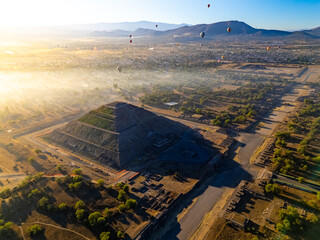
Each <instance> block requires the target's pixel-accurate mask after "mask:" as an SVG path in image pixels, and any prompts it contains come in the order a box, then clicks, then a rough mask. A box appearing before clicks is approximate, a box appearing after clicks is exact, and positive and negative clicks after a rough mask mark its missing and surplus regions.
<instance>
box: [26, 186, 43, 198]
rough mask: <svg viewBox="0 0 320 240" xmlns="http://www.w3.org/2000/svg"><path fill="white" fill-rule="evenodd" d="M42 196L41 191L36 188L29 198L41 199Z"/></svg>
mask: <svg viewBox="0 0 320 240" xmlns="http://www.w3.org/2000/svg"><path fill="white" fill-rule="evenodd" d="M40 195H41V191H40V190H39V189H38V188H35V189H33V190H32V191H31V192H30V193H29V194H28V198H34V197H39V196H40Z"/></svg>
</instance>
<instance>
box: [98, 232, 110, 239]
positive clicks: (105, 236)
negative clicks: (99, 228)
mask: <svg viewBox="0 0 320 240" xmlns="http://www.w3.org/2000/svg"><path fill="white" fill-rule="evenodd" d="M100 240H110V232H102V233H101V234H100Z"/></svg>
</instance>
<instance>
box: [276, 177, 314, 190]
mask: <svg viewBox="0 0 320 240" xmlns="http://www.w3.org/2000/svg"><path fill="white" fill-rule="evenodd" d="M274 176H275V177H276V179H278V180H280V181H283V182H287V183H291V184H293V185H296V186H298V187H301V188H307V189H310V190H313V191H315V192H318V191H320V187H318V186H315V185H312V184H307V183H300V182H299V181H297V180H293V179H291V178H287V177H285V176H281V175H277V174H274Z"/></svg>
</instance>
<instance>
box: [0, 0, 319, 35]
mask: <svg viewBox="0 0 320 240" xmlns="http://www.w3.org/2000/svg"><path fill="white" fill-rule="evenodd" d="M208 3H210V4H211V8H209V9H208V8H207V4H208ZM139 20H148V21H159V22H169V23H190V24H197V23H213V22H218V21H226V20H240V21H244V22H246V23H248V24H250V25H252V26H253V27H259V28H269V29H270V28H272V29H284V30H292V29H302V28H313V27H318V26H320V0H0V25H23V26H34V25H61V24H74V23H97V22H124V21H139Z"/></svg>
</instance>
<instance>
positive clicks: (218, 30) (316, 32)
mask: <svg viewBox="0 0 320 240" xmlns="http://www.w3.org/2000/svg"><path fill="white" fill-rule="evenodd" d="M228 27H231V29H232V31H231V32H230V33H228V32H227V28H228ZM159 30H161V29H155V28H151V29H147V28H138V29H137V30H135V31H134V32H132V34H133V35H134V36H146V37H166V38H173V39H175V40H185V41H188V40H195V39H199V34H200V33H201V32H205V34H206V36H205V38H206V39H211V38H228V37H237V38H265V37H274V38H289V39H292V38H296V39H315V38H318V37H320V29H319V28H315V29H311V30H306V31H297V32H288V31H280V30H266V29H257V28H253V27H251V26H250V25H248V24H246V23H244V22H239V21H226V22H218V23H212V24H198V25H194V26H182V27H178V28H175V29H170V30H166V31H159ZM130 34H131V33H130ZM93 35H94V36H108V37H110V36H114V37H121V35H120V34H118V33H117V32H115V31H114V32H99V33H96V34H93ZM127 35H128V34H127Z"/></svg>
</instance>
